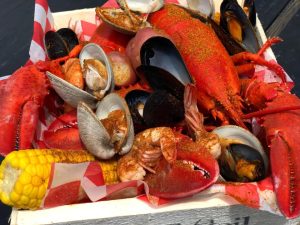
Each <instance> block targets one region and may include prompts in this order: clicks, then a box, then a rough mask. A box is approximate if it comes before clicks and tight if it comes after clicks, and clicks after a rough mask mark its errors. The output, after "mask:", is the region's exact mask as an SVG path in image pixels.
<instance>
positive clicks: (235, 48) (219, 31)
mask: <svg viewBox="0 0 300 225" xmlns="http://www.w3.org/2000/svg"><path fill="white" fill-rule="evenodd" d="M208 20H209V24H210V26H211V28H212V29H213V30H214V31H215V33H216V35H217V36H218V38H219V39H220V41H221V42H222V44H223V45H224V47H225V48H226V50H227V52H228V53H229V54H230V55H235V54H237V53H240V52H244V51H246V49H245V48H244V47H243V46H242V45H241V44H240V43H239V42H237V41H236V40H235V39H233V38H232V36H231V35H230V34H229V33H228V32H227V31H225V30H224V29H223V28H222V27H221V26H219V25H218V24H217V23H216V22H215V21H214V20H212V19H208Z"/></svg>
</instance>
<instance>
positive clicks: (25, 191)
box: [23, 184, 33, 196]
mask: <svg viewBox="0 0 300 225" xmlns="http://www.w3.org/2000/svg"><path fill="white" fill-rule="evenodd" d="M32 189H33V185H32V184H26V185H25V186H24V189H23V194H24V195H26V196H28V195H30V193H31V191H32Z"/></svg>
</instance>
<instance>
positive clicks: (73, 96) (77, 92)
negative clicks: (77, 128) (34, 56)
mask: <svg viewBox="0 0 300 225" xmlns="http://www.w3.org/2000/svg"><path fill="white" fill-rule="evenodd" d="M79 59H80V64H81V67H82V68H84V61H85V60H89V59H90V60H91V61H95V60H97V61H99V62H101V63H102V64H103V65H104V66H103V68H105V69H103V70H105V72H106V78H107V79H106V84H105V85H102V86H101V85H100V86H101V88H100V89H97V92H96V93H99V94H96V96H94V95H93V94H91V93H89V92H92V93H95V92H93V90H90V89H88V90H87V91H84V90H81V89H79V88H77V87H75V86H74V85H72V84H70V83H68V82H67V81H65V80H63V79H61V78H59V77H57V76H55V75H54V74H52V73H50V72H47V73H46V74H47V76H48V78H49V80H50V82H51V85H52V87H53V88H54V90H55V91H56V92H57V94H58V95H59V96H60V97H61V98H62V99H63V100H64V101H65V102H66V103H68V104H69V105H71V106H72V107H75V108H76V107H77V105H78V103H79V102H80V101H83V102H85V103H86V104H87V105H88V106H89V107H91V108H92V109H94V108H95V107H96V104H97V102H98V101H99V100H100V99H101V98H103V96H104V95H105V94H106V93H110V92H111V91H112V90H113V89H114V80H113V72H112V67H111V64H110V61H109V59H108V58H107V56H106V54H105V53H104V51H103V50H102V48H101V47H99V46H98V45H96V44H93V43H90V44H87V45H85V46H84V47H83V49H82V50H81V53H80V55H79ZM87 67H88V68H89V69H90V70H89V71H85V76H86V77H88V79H86V83H87V86H88V87H92V86H93V85H94V86H96V87H97V88H98V86H99V85H97V83H96V81H97V73H98V70H97V66H95V67H93V68H91V67H89V66H87Z"/></svg>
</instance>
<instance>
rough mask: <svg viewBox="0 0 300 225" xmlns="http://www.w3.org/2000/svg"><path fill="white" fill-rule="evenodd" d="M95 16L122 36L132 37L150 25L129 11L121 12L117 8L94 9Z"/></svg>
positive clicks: (143, 18)
mask: <svg viewBox="0 0 300 225" xmlns="http://www.w3.org/2000/svg"><path fill="white" fill-rule="evenodd" d="M96 14H97V16H98V17H99V18H100V19H101V20H102V21H103V22H104V23H106V24H107V25H109V26H110V27H111V28H112V29H114V30H116V31H119V32H121V33H124V34H129V35H134V34H136V32H137V31H138V30H140V29H142V28H144V27H150V26H151V25H150V24H149V23H148V22H147V21H146V20H147V18H146V17H142V16H141V15H138V14H136V13H134V12H131V11H130V10H125V11H123V10H122V9H117V8H101V7H97V8H96Z"/></svg>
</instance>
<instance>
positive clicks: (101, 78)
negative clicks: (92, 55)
mask: <svg viewBox="0 0 300 225" xmlns="http://www.w3.org/2000/svg"><path fill="white" fill-rule="evenodd" d="M83 76H84V78H85V82H86V85H87V87H88V88H89V89H90V90H91V91H92V93H93V95H94V96H95V97H96V98H98V99H101V98H103V96H104V94H105V91H104V90H105V87H106V86H107V82H108V75H107V71H106V68H105V66H104V65H103V63H102V62H101V61H99V60H97V59H86V60H84V62H83Z"/></svg>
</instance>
